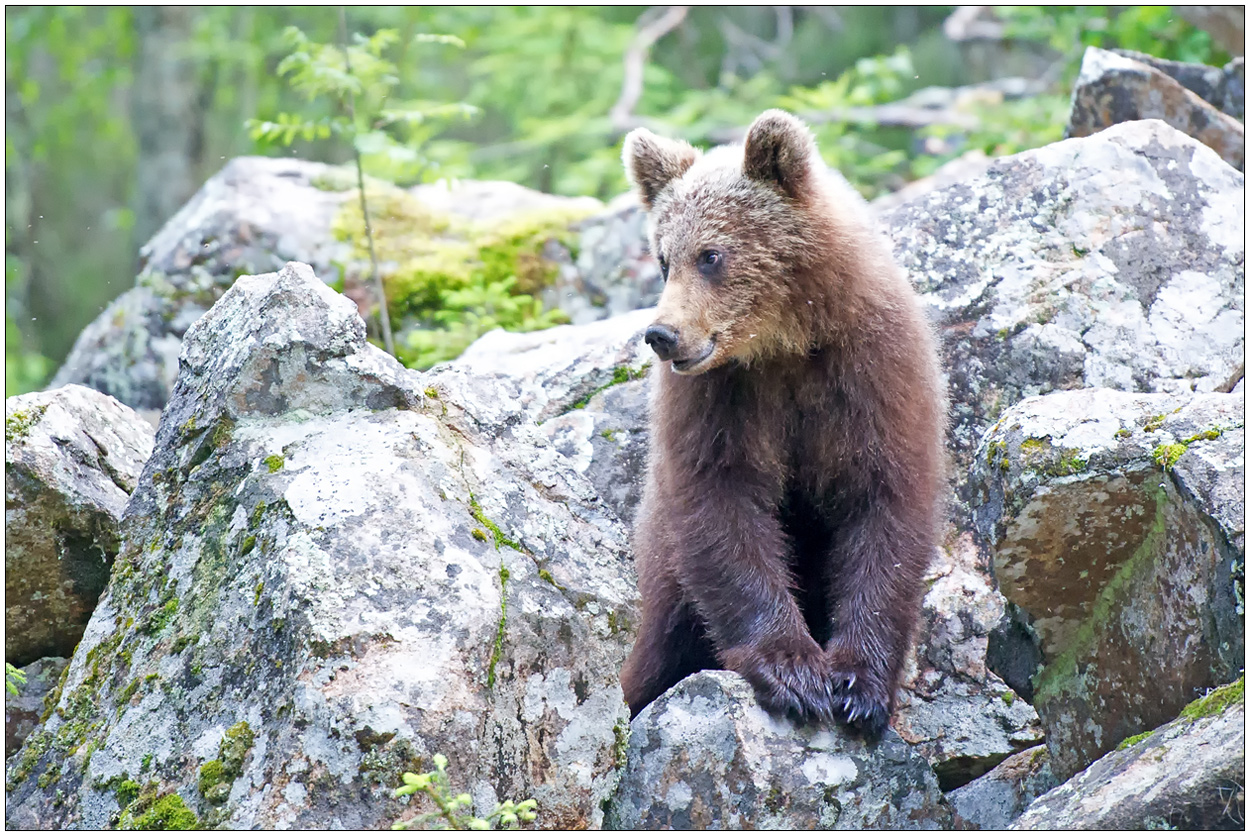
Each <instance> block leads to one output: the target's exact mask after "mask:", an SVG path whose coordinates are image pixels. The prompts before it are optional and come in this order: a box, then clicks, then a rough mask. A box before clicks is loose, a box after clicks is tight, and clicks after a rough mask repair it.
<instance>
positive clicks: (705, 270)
mask: <svg viewBox="0 0 1250 836" xmlns="http://www.w3.org/2000/svg"><path fill="white" fill-rule="evenodd" d="M724 263H725V254H724V253H722V252H720V251H719V250H704V251H703V252H701V253H699V258H698V260H697V261H696V262H695V264H696V265H697V266H698V268H699V272H700V273H702V274H703V275H705V276H716V275H718V274H719V273H720V270H721V266H722V265H723V264H724Z"/></svg>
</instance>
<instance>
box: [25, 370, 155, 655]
mask: <svg viewBox="0 0 1250 836" xmlns="http://www.w3.org/2000/svg"><path fill="white" fill-rule="evenodd" d="M152 434H153V433H152V427H151V425H150V424H148V423H147V422H146V421H144V420H143V419H142V418H141V417H139V415H137V414H136V413H135V412H134V410H132V409H130V408H129V407H127V406H124V405H122V404H120V403H118V402H117V401H115V400H113V399H112V398H110V397H109V396H108V395H103V394H101V393H99V392H96V391H94V390H91V389H87V388H85V387H82V386H65V387H62V388H59V389H54V390H51V391H48V392H32V393H30V394H28V395H18V396H16V397H12V398H8V399H7V400H6V401H5V402H4V442H5V443H4V593H5V595H4V598H5V608H4V621H5V635H4V658H5V660H6V661H8V662H10V663H12V664H14V665H17V666H19V667H20V666H23V665H27V664H29V663H31V662H33V661H35V660H36V659H39V658H41V657H43V656H69V655H70V654H71V653H73V652H74V647H75V646H76V645H77V644H78V640H79V639H80V638H82V634H83V630H84V629H86V626H87V620H88V619H89V618H90V617H91V612H92V610H94V609H95V606H96V601H97V599H98V598H99V597H100V593H101V592H103V591H104V586H105V584H106V583H108V578H109V569H110V568H111V567H112V565H113V558H114V556H115V555H116V554H117V550H118V524H119V522H120V520H121V516H122V511H123V510H124V509H125V507H126V502H127V501H128V500H129V499H130V493H131V491H133V490H134V489H135V483H136V481H137V480H138V478H139V473H140V471H141V470H142V469H143V463H144V462H145V461H147V458H148V455H149V454H150V453H151V452H152Z"/></svg>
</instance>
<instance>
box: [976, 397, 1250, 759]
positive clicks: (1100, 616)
mask: <svg viewBox="0 0 1250 836" xmlns="http://www.w3.org/2000/svg"><path fill="white" fill-rule="evenodd" d="M1244 422H1245V418H1244V406H1243V402H1242V398H1241V396H1240V395H1236V394H1216V393H1210V394H1204V395H1196V396H1183V395H1168V394H1160V395H1142V394H1130V393H1125V392H1114V391H1110V390H1102V389H1085V390H1080V391H1074V392H1056V393H1052V394H1050V395H1046V396H1042V397H1037V398H1030V399H1028V400H1025V401H1023V402H1022V403H1020V404H1018V405H1017V406H1015V407H1012V408H1011V409H1009V410H1008V411H1007V412H1005V413H1004V414H1003V416H1002V418H1000V419H999V421H998V422H997V423H996V424H995V426H994V427H993V428H992V429H991V431H990V432H989V433H988V434H987V435H986V436H985V438H984V439H983V440H982V445H981V447H980V448H979V451H978V454H977V460H976V464H975V465H974V469H973V473H974V476H973V479H972V484H973V485H974V486H975V489H976V490H977V491H978V494H977V497H976V499H975V500H974V507H973V515H974V520H975V522H976V527H977V530H978V532H979V533H980V534H981V535H982V536H983V537H984V538H985V540H986V542H987V543H988V544H989V546H990V548H991V550H992V553H993V560H994V572H995V576H996V577H997V579H998V584H999V588H1000V589H1001V591H1002V593H1003V595H1005V596H1006V598H1007V599H1008V600H1009V601H1011V602H1012V603H1013V604H1014V605H1015V606H1016V607H1017V608H1018V611H1019V612H1022V613H1024V614H1027V617H1028V619H1027V621H1028V628H1029V632H1030V634H1031V635H1033V636H1035V637H1036V641H1037V644H1038V647H1039V650H1040V656H1041V658H1042V659H1043V667H1042V669H1041V670H1040V672H1037V673H1036V674H1035V675H1034V676H1033V680H1032V681H1033V685H1034V705H1035V706H1036V708H1037V710H1038V713H1039V715H1040V717H1041V719H1042V723H1043V725H1044V726H1045V728H1046V742H1047V745H1048V746H1049V747H1050V755H1051V763H1052V767H1053V769H1054V771H1055V774H1056V775H1057V776H1059V777H1060V778H1067V777H1069V776H1071V775H1073V774H1074V773H1076V772H1077V771H1079V770H1080V769H1083V768H1084V767H1085V766H1086V765H1088V764H1089V763H1091V762H1092V761H1093V760H1094V759H1095V758H1097V757H1099V756H1100V755H1102V754H1104V753H1105V752H1107V751H1109V750H1110V749H1112V748H1113V747H1114V746H1115V745H1116V744H1117V743H1119V742H1120V741H1121V740H1124V739H1125V738H1127V737H1129V736H1131V735H1134V734H1138V733H1140V732H1142V731H1146V730H1149V729H1152V728H1155V727H1157V726H1159V725H1161V724H1162V723H1164V722H1166V721H1168V720H1170V719H1172V718H1173V717H1175V716H1176V714H1177V712H1178V711H1179V710H1180V709H1181V708H1182V707H1183V706H1184V705H1185V704H1186V703H1188V702H1189V701H1190V700H1192V699H1193V698H1194V696H1195V694H1198V693H1201V692H1202V691H1203V690H1204V689H1206V688H1210V687H1212V686H1215V685H1219V684H1221V683H1224V682H1228V681H1230V680H1231V679H1233V678H1235V677H1236V676H1237V673H1238V672H1239V671H1240V670H1241V666H1242V664H1243V660H1244V654H1245V625H1244V575H1245V547H1244V536H1245V535H1244V530H1243V527H1244V511H1245V499H1244V495H1242V493H1241V486H1242V485H1243V484H1244V480H1245V429H1244V426H1245V424H1244ZM1195 477H1196V478H1195Z"/></svg>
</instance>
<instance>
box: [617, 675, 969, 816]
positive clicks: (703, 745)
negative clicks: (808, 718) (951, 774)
mask: <svg viewBox="0 0 1250 836" xmlns="http://www.w3.org/2000/svg"><path fill="white" fill-rule="evenodd" d="M951 822H952V816H951V808H950V805H949V803H948V802H947V801H946V799H945V798H944V797H943V796H942V793H941V792H940V791H939V789H938V785H937V778H936V776H934V774H933V772H932V771H931V770H930V769H929V766H928V764H927V763H926V762H925V760H924V759H923V758H922V757H920V756H919V755H918V754H917V753H916V752H914V751H913V750H912V749H911V748H910V747H908V746H907V745H906V744H904V743H903V742H902V741H901V740H899V738H898V737H897V736H896V735H894V734H893V733H892V732H889V731H887V732H886V735H885V737H884V738H883V739H882V740H881V741H880V742H879V743H876V744H867V743H865V742H863V741H860V740H855V739H853V738H851V737H849V736H848V735H847V734H845V733H844V732H843V731H841V730H840V729H836V728H835V729H823V728H820V727H817V726H806V727H795V726H794V725H793V724H791V723H790V722H788V721H785V720H778V719H776V718H774V717H772V716H770V715H769V714H768V713H767V712H765V711H764V710H763V709H761V708H760V707H759V705H757V704H756V702H755V697H754V694H753V693H752V690H751V686H750V685H748V684H747V682H746V681H745V680H744V679H742V678H741V677H740V676H738V675H737V674H733V673H728V672H725V671H704V672H702V673H698V674H695V675H694V676H691V677H688V678H686V679H684V680H682V682H680V683H678V684H677V685H676V686H674V687H673V688H672V689H671V690H669V691H668V692H667V693H666V694H664V695H663V696H661V697H660V698H659V699H657V700H656V701H655V702H653V703H652V704H651V705H649V706H647V707H646V708H645V709H643V710H642V712H641V713H640V714H639V715H638V716H637V717H636V718H635V719H634V722H633V725H632V733H631V734H630V738H629V746H628V749H627V751H626V761H625V766H624V769H623V770H622V774H621V783H620V786H619V788H618V789H617V791H616V794H615V795H614V796H613V798H612V800H611V802H610V804H609V807H608V813H607V826H608V827H609V828H612V829H620V830H670V829H672V830H707V829H725V830H730V829H732V830H757V829H770V830H772V829H781V830H830V829H835V828H836V829H839V830H844V829H849V830H864V829H878V828H890V829H907V830H916V829H942V828H949V827H950V825H951Z"/></svg>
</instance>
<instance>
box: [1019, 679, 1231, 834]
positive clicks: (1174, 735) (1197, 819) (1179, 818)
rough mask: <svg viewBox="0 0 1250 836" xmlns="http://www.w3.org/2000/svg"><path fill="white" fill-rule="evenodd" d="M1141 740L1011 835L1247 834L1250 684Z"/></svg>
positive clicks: (1051, 799)
mask: <svg viewBox="0 0 1250 836" xmlns="http://www.w3.org/2000/svg"><path fill="white" fill-rule="evenodd" d="M1141 738H1142V739H1139V740H1137V741H1134V742H1132V743H1131V744H1130V745H1128V746H1125V747H1123V748H1122V749H1120V750H1119V751H1116V752H1112V753H1110V754H1108V755H1106V756H1104V757H1102V758H1100V759H1099V760H1097V761H1095V762H1094V763H1093V764H1092V765H1091V766H1090V767H1089V768H1088V769H1086V770H1085V771H1084V772H1082V773H1081V774H1079V775H1077V776H1076V777H1074V778H1072V779H1071V780H1069V781H1068V782H1067V783H1065V784H1062V785H1060V786H1058V787H1056V788H1055V789H1053V790H1051V791H1050V792H1048V793H1046V794H1045V795H1043V796H1042V797H1041V798H1039V799H1037V800H1036V801H1034V802H1033V803H1032V804H1031V805H1029V807H1028V809H1027V810H1025V811H1024V814H1023V815H1021V816H1020V818H1018V819H1016V820H1015V821H1014V822H1013V823H1012V824H1011V828H1012V829H1013V830H1214V829H1220V830H1242V829H1244V828H1245V825H1246V703H1245V679H1244V677H1243V678H1242V679H1240V680H1238V681H1237V682H1236V683H1234V684H1232V685H1229V686H1226V687H1224V688H1220V689H1219V690H1217V691H1215V692H1214V693H1213V694H1210V695H1208V696H1206V697H1205V698H1203V699H1200V700H1197V701H1195V702H1194V703H1193V704H1192V705H1190V706H1188V707H1187V708H1186V709H1185V711H1184V712H1183V714H1182V715H1181V716H1180V717H1178V718H1177V719H1176V720H1174V721H1172V722H1170V723H1168V724H1167V725H1165V726H1163V727H1162V728H1160V729H1157V730H1156V731H1155V732H1154V733H1153V734H1148V735H1142V736H1141Z"/></svg>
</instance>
